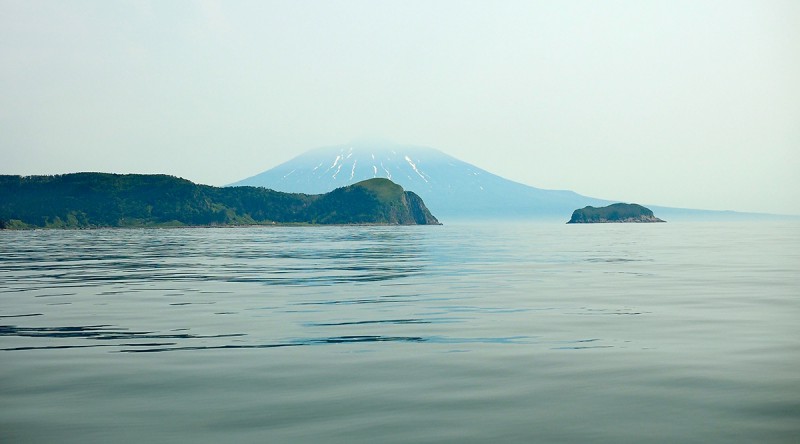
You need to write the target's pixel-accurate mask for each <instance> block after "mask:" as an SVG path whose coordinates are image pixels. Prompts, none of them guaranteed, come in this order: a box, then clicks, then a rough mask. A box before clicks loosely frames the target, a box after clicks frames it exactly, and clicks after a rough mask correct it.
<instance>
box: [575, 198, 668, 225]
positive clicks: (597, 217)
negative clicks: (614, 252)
mask: <svg viewBox="0 0 800 444" xmlns="http://www.w3.org/2000/svg"><path fill="white" fill-rule="evenodd" d="M615 222H617V223H619V222H622V223H649V222H665V221H663V220H661V219H659V218H657V217H655V216H654V215H653V211H651V210H650V209H649V208H645V207H643V206H641V205H637V204H626V203H615V204H612V205H609V206H606V207H599V208H597V207H584V208H582V209H579V210H575V211H574V212H573V213H572V218H571V219H570V220H569V222H567V223H568V224H602V223H615Z"/></svg>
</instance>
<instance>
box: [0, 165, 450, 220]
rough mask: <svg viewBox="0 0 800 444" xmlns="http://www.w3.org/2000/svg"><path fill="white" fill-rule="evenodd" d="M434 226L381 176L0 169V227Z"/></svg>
mask: <svg viewBox="0 0 800 444" xmlns="http://www.w3.org/2000/svg"><path fill="white" fill-rule="evenodd" d="M273 223H275V224H437V223H438V221H437V220H436V218H435V217H433V215H431V214H430V212H429V211H428V209H427V208H426V207H425V205H424V203H423V202H422V200H421V199H420V198H419V197H418V196H417V195H416V194H414V193H412V192H409V191H404V190H403V189H402V188H401V187H400V186H399V185H397V184H395V183H393V182H391V181H389V180H387V179H372V180H367V181H363V182H359V183H357V184H354V185H351V186H348V187H344V188H339V189H336V190H333V191H331V192H330V193H326V194H319V195H307V194H294V193H282V192H278V191H274V190H269V189H265V188H259V187H223V188H220V187H212V186H208V185H198V184H195V183H192V182H190V181H188V180H185V179H181V178H177V177H173V176H168V175H144V174H110V173H74V174H63V175H55V176H8V175H0V228H93V227H148V226H154V227H163V226H225V225H253V224H273Z"/></svg>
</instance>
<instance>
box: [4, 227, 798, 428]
mask: <svg viewBox="0 0 800 444" xmlns="http://www.w3.org/2000/svg"><path fill="white" fill-rule="evenodd" d="M0 300H1V301H2V303H1V304H0V359H1V360H2V361H0V362H2V365H1V366H0V442H3V443H53V442H59V443H73V442H74V443H78V442H80V443H108V442H115V443H127V442H131V443H132V442H137V443H138V442H154V443H155V442H159V443H171V442H175V443H183V442H186V443H218V442H230V443H256V442H258V443H261V442H270V443H283V442H285V443H304V442H309V443H310V442H313V443H317V442H330V443H374V442H431V443H442V442H450V443H466V442H477V443H485V442H506V443H511V442H566V443H569V442H607V443H620V442H635V443H640V442H653V443H655V442H658V443H676V442H681V443H691V442H696V443H708V442H720V443H735V442H741V443H750V442H761V443H797V442H800V224H797V223H766V222H764V223H667V224H643V225H638V224H610V225H561V224H500V225H496V224H492V225H478V224H464V225H459V224H452V225H445V226H441V227H306V228H289V227H268V228H238V229H166V230H158V229H148V230H91V231H21V232H0Z"/></svg>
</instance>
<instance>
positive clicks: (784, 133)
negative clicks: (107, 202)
mask: <svg viewBox="0 0 800 444" xmlns="http://www.w3.org/2000/svg"><path fill="white" fill-rule="evenodd" d="M0 64H2V69H0V174H21V175H32V174H61V173H69V172H77V171H103V172H115V173H165V174H171V175H175V176H179V177H184V178H186V179H189V180H192V181H194V182H198V183H204V184H209V185H225V184H228V183H231V182H235V181H237V180H240V179H243V178H245V177H249V176H252V175H254V174H257V173H259V172H262V171H265V170H267V169H270V168H272V167H274V166H276V165H278V164H280V163H282V162H285V161H287V160H289V159H291V158H293V157H295V156H297V155H299V154H301V153H303V152H304V151H307V150H310V149H314V148H318V147H322V146H331V145H338V144H344V143H347V142H348V141H351V140H354V139H362V138H364V137H378V138H382V139H387V140H392V141H394V142H396V143H400V144H409V145H419V146H429V147H433V148H437V149H439V150H441V151H444V152H445V153H447V154H450V155H452V156H454V157H457V158H459V159H461V160H463V161H466V162H469V163H472V164H474V165H476V166H478V167H480V168H483V169H485V170H488V171H490V172H492V173H495V174H497V175H500V176H503V177H505V178H508V179H511V180H514V181H517V182H521V183H525V184H528V185H532V186H536V187H540V188H548V189H568V190H572V191H575V192H578V193H581V194H584V195H587V196H592V197H598V198H605V199H612V200H620V201H626V202H638V203H645V204H652V205H662V206H674V207H682V208H701V209H714V210H738V211H748V212H769V213H779V214H797V215H800V80H798V79H800V2H798V1H795V0H788V1H771V0H753V1H741V0H720V1H707V0H691V1H683V0H665V1H659V0H651V1H641V0H631V1H613V0H612V1H560V0H559V1H535V0H525V1H468V0H457V1H445V0H442V1H435V0H424V1H417V0H403V1H380V0H366V1H335V0H326V1H313V0H309V1H293V0H292V1H266V0H254V1H249V0H236V1H199V0H198V1H177V0H173V1H161V0H157V1H146V0H138V1H121V0H120V1H108V0H96V1H75V0H50V1H42V0H19V1H18V0H0Z"/></svg>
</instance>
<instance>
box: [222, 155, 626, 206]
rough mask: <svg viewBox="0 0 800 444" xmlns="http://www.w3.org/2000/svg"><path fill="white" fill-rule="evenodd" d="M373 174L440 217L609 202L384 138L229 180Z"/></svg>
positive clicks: (328, 182) (326, 181)
mask: <svg viewBox="0 0 800 444" xmlns="http://www.w3.org/2000/svg"><path fill="white" fill-rule="evenodd" d="M372 178H386V179H389V180H391V181H393V182H395V183H397V184H399V185H400V186H402V187H403V188H404V189H406V190H409V191H413V192H414V193H416V194H418V195H419V196H420V197H421V198H422V199H423V200H424V201H425V204H426V205H427V207H428V208H429V209H430V210H431V212H433V213H434V214H436V215H437V217H439V218H440V219H442V218H448V219H509V218H548V219H555V218H558V219H564V218H569V215H570V214H572V211H573V210H575V208H583V207H585V206H588V205H594V206H598V205H607V204H608V203H610V202H609V201H605V200H601V199H595V198H591V197H586V196H582V195H580V194H577V193H574V192H572V191H564V190H545V189H540V188H535V187H532V186H528V185H525V184H521V183H518V182H514V181H511V180H508V179H504V178H502V177H500V176H497V175H495V174H492V173H490V172H488V171H486V170H483V169H481V168H478V167H477V166H475V165H471V164H469V163H466V162H463V161H461V160H458V159H456V158H455V157H452V156H449V155H447V154H445V153H443V152H441V151H439V150H437V149H434V148H426V147H418V146H407V145H394V144H387V143H352V144H345V145H338V146H331V147H325V148H318V149H314V150H311V151H308V152H306V153H304V154H301V155H299V156H297V157H295V158H294V159H291V160H289V161H288V162H285V163H282V164H280V165H278V166H276V167H274V168H271V169H269V170H267V171H264V172H263V173H260V174H257V175H255V176H252V177H249V178H247V179H244V180H241V181H239V182H236V183H233V184H231V186H242V185H249V186H260V187H266V188H271V189H273V190H276V191H284V192H291V193H306V194H320V193H326V192H329V191H331V190H333V189H336V188H339V187H343V186H347V185H352V184H354V183H357V182H360V181H362V180H366V179H372Z"/></svg>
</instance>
